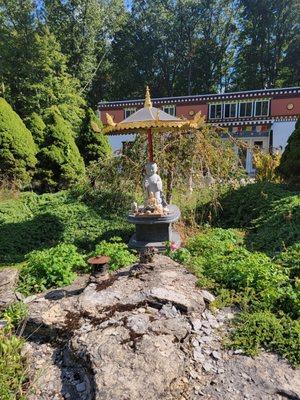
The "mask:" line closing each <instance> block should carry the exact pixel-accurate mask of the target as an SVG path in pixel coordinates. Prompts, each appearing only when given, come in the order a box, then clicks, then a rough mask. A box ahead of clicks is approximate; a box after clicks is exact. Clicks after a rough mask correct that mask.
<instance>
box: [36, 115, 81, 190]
mask: <svg viewBox="0 0 300 400" xmlns="http://www.w3.org/2000/svg"><path fill="white" fill-rule="evenodd" d="M46 122H47V126H46V129H45V141H44V143H43V146H42V147H41V148H40V151H39V152H38V154H37V159H38V165H37V168H38V172H37V175H36V178H37V180H38V181H39V182H40V187H41V190H42V191H56V190H60V189H66V188H68V187H70V186H71V185H73V184H74V183H76V182H78V181H79V180H80V179H82V178H83V177H84V174H85V168H84V162H83V159H82V157H81V155H80V153H79V150H78V147H77V146H76V143H75V139H74V136H75V134H74V133H73V132H72V130H71V127H70V124H69V123H68V122H66V121H65V120H64V119H63V118H62V116H61V114H60V112H59V111H58V109H56V108H53V109H51V110H50V111H49V113H48V117H47V121H46Z"/></svg>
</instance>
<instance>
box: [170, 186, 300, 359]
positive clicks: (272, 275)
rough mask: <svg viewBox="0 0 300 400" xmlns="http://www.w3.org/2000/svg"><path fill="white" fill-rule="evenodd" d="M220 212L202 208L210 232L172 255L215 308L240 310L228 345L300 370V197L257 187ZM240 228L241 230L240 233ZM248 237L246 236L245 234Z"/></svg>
mask: <svg viewBox="0 0 300 400" xmlns="http://www.w3.org/2000/svg"><path fill="white" fill-rule="evenodd" d="M218 202H219V208H218V209H217V212H216V208H215V204H216V202H214V204H213V205H212V204H211V203H210V204H204V205H203V204H202V205H201V206H198V209H197V210H196V212H198V214H200V215H201V218H202V217H203V215H204V214H205V213H206V216H209V215H210V216H212V218H211V219H210V222H211V223H212V225H214V226H215V227H209V228H206V229H204V230H203V231H202V232H200V233H198V234H196V235H194V236H193V237H192V238H191V239H189V240H188V241H187V244H186V248H185V249H178V250H175V251H174V252H172V251H169V254H171V256H172V258H174V259H176V260H177V261H179V262H183V263H185V264H186V265H190V266H191V268H192V270H193V271H194V273H195V274H196V275H197V276H198V278H199V282H198V283H199V286H201V287H206V288H208V289H210V290H213V291H214V292H215V294H216V295H217V300H216V305H217V306H222V305H232V304H235V305H237V306H238V307H239V308H240V310H241V313H240V314H239V316H238V318H237V319H236V320H235V322H234V326H235V329H234V330H233V332H232V335H231V338H230V341H229V342H228V345H230V346H233V347H238V348H242V349H244V351H245V352H246V353H247V354H249V355H254V354H257V353H258V351H259V350H260V349H261V348H265V349H268V350H274V351H278V352H279V353H281V354H282V355H283V356H285V357H286V358H288V359H289V361H290V362H291V363H292V364H293V365H300V323H299V321H300V281H299V272H300V196H299V193H297V192H292V191H290V190H288V189H287V188H286V187H285V186H283V185H278V184H270V183H256V184H251V185H247V186H245V187H242V188H239V189H236V190H230V191H229V192H227V193H225V194H223V195H221V196H220V198H219V199H218ZM237 228H239V229H237ZM241 229H243V230H241Z"/></svg>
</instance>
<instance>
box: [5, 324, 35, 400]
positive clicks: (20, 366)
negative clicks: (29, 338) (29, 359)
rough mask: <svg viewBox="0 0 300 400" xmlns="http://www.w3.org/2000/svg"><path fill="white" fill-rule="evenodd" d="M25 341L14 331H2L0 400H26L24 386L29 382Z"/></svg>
mask: <svg viewBox="0 0 300 400" xmlns="http://www.w3.org/2000/svg"><path fill="white" fill-rule="evenodd" d="M23 345H24V340H23V339H22V338H20V337H17V336H15V335H14V334H13V333H12V331H10V330H7V329H0V399H1V400H15V399H18V400H25V395H24V390H23V385H24V384H25V383H26V381H27V380H28V373H27V365H26V360H25V357H24V356H23V355H22V347H23Z"/></svg>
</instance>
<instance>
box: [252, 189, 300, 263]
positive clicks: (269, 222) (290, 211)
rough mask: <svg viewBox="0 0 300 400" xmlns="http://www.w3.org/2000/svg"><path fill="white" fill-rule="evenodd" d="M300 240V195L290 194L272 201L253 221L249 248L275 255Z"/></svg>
mask: <svg viewBox="0 0 300 400" xmlns="http://www.w3.org/2000/svg"><path fill="white" fill-rule="evenodd" d="M297 242H300V196H299V195H297V194H295V195H291V194H290V195H289V196H287V197H285V198H282V199H281V200H276V201H274V202H272V203H271V204H270V206H269V208H268V210H266V211H265V212H264V213H263V214H262V215H261V216H260V217H259V218H257V219H255V220H253V221H252V227H251V230H250V232H249V234H248V235H247V238H246V244H247V246H248V248H250V249H254V250H260V251H264V252H265V253H267V254H269V255H271V256H272V255H274V254H276V253H278V252H280V251H283V250H284V249H285V248H286V247H288V246H292V245H293V244H294V243H297Z"/></svg>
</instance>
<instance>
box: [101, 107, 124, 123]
mask: <svg viewBox="0 0 300 400" xmlns="http://www.w3.org/2000/svg"><path fill="white" fill-rule="evenodd" d="M106 113H108V114H109V115H111V116H112V117H113V120H114V122H121V121H123V119H124V110H123V108H118V109H111V110H105V111H103V110H102V111H101V121H102V122H103V124H107V121H106Z"/></svg>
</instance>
